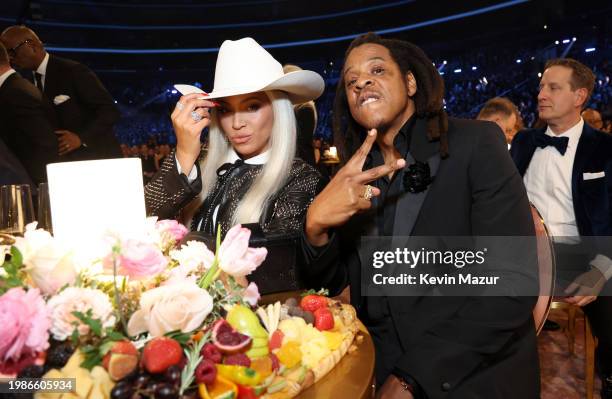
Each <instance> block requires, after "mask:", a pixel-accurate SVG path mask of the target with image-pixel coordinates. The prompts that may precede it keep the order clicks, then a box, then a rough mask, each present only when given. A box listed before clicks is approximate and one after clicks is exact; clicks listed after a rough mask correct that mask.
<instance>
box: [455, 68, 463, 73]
mask: <svg viewBox="0 0 612 399" xmlns="http://www.w3.org/2000/svg"><path fill="white" fill-rule="evenodd" d="M453 72H455V73H461V68H457V69H455V70H454V71H453Z"/></svg>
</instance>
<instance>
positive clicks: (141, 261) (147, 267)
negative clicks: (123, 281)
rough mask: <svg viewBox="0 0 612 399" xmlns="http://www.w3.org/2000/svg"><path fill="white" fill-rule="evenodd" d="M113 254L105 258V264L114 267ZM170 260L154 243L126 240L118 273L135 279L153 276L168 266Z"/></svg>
mask: <svg viewBox="0 0 612 399" xmlns="http://www.w3.org/2000/svg"><path fill="white" fill-rule="evenodd" d="M112 256H113V255H112V254H110V255H109V256H107V257H106V259H105V260H104V266H105V267H106V268H108V269H112V267H113V258H112ZM167 264H168V260H167V259H166V257H165V256H164V254H163V253H162V252H161V250H160V249H159V248H158V247H157V246H156V245H154V244H151V243H147V242H142V241H138V240H126V241H123V242H122V243H121V254H120V255H119V256H118V273H119V274H122V275H126V276H130V277H131V278H135V279H144V278H149V277H153V276H155V275H157V274H159V273H161V272H162V271H164V269H165V268H166V265H167Z"/></svg>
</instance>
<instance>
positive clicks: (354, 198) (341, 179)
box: [306, 129, 406, 246]
mask: <svg viewBox="0 0 612 399" xmlns="http://www.w3.org/2000/svg"><path fill="white" fill-rule="evenodd" d="M375 141H376V129H372V130H370V131H369V132H368V136H367V137H366V139H365V140H364V142H363V144H362V145H361V147H360V148H359V150H357V152H355V154H354V155H353V156H352V157H351V159H350V160H349V161H348V162H347V163H346V165H344V167H342V169H340V170H339V171H338V173H337V174H336V175H335V176H334V178H333V179H332V180H331V181H330V182H329V184H328V185H327V186H326V187H325V189H323V191H321V193H319V195H317V196H316V197H315V199H314V201H313V202H312V204H311V205H310V207H309V208H308V212H307V215H306V238H307V239H308V241H309V242H310V243H311V244H312V245H315V246H322V245H325V244H326V243H327V241H328V240H329V237H328V234H327V232H328V230H329V229H330V228H332V227H337V226H341V225H343V224H344V223H346V222H347V221H348V220H349V219H350V218H351V217H352V216H353V215H354V214H356V213H357V212H362V211H364V210H367V209H369V208H370V207H371V206H372V203H371V202H370V199H369V198H368V195H366V192H367V191H370V190H371V192H370V194H371V196H377V195H380V190H379V189H377V188H375V187H371V188H370V189H368V186H367V184H368V183H369V182H372V181H374V180H376V179H378V178H380V177H382V176H385V175H388V174H390V173H392V172H394V171H396V170H397V169H401V168H403V167H404V166H405V165H406V161H404V160H403V159H396V160H394V161H393V162H391V163H389V164H386V165H381V166H377V167H375V168H372V169H368V170H365V171H364V170H363V165H364V163H365V160H366V157H367V155H368V153H369V152H370V149H371V148H372V144H374V142H375Z"/></svg>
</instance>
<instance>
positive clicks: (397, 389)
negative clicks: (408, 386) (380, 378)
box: [376, 374, 414, 399]
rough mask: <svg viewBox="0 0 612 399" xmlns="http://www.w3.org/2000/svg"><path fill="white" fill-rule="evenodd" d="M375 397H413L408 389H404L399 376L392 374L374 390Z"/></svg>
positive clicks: (411, 398) (395, 398)
mask: <svg viewBox="0 0 612 399" xmlns="http://www.w3.org/2000/svg"><path fill="white" fill-rule="evenodd" d="M376 399H414V396H412V393H410V391H406V390H404V387H403V386H402V384H401V382H400V380H399V378H397V377H396V376H394V375H393V374H392V375H390V376H389V378H387V380H386V381H385V383H384V384H383V385H382V387H380V388H379V389H377V390H376Z"/></svg>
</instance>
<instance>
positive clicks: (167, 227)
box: [0, 218, 358, 399]
mask: <svg viewBox="0 0 612 399" xmlns="http://www.w3.org/2000/svg"><path fill="white" fill-rule="evenodd" d="M186 234H187V229H186V228H185V227H184V226H182V225H180V224H179V223H177V222H176V221H168V220H162V221H157V220H156V219H155V218H152V219H148V221H147V228H146V230H145V231H144V233H142V234H141V236H139V237H121V236H118V235H113V234H109V235H108V236H107V237H104V238H103V239H101V240H99V242H91V243H90V245H88V246H87V248H85V249H83V248H70V247H69V246H66V245H65V244H64V243H62V242H60V241H59V240H57V239H56V238H54V237H53V236H52V235H51V234H49V233H48V232H46V231H44V230H41V229H37V228H36V224H35V223H33V224H30V225H28V226H27V228H26V232H25V234H24V236H23V237H17V238H16V239H15V242H14V243H13V244H12V245H5V246H1V245H0V253H2V254H3V257H4V256H6V260H5V261H4V263H3V264H2V266H1V267H0V326H2V328H0V377H20V378H26V377H30V378H40V377H44V378H74V379H75V381H76V387H75V389H74V391H73V392H71V393H67V394H62V395H61V396H60V395H58V394H50V393H49V394H48V393H44V392H38V393H36V394H35V399H51V398H60V399H68V398H70V399H76V398H81V399H139V398H149V399H196V398H201V399H255V398H260V399H286V398H292V397H295V396H296V395H298V394H299V392H301V391H302V390H303V389H305V388H307V387H308V386H310V385H312V384H314V383H315V382H316V381H318V380H319V379H320V378H322V377H323V376H324V375H325V374H326V373H327V372H328V371H329V370H331V369H332V368H333V367H334V366H335V364H336V363H337V362H338V361H340V359H341V358H342V357H343V356H344V355H345V354H346V353H348V352H349V348H350V347H351V345H352V342H353V339H354V338H355V336H356V333H357V330H358V326H357V321H356V313H355V310H354V309H353V308H352V307H351V306H350V305H344V304H341V303H339V302H338V301H335V300H333V299H330V298H327V294H326V293H324V292H322V291H321V292H309V293H306V294H305V295H304V296H303V297H302V298H301V299H300V300H298V299H296V298H288V299H287V300H286V301H285V303H283V304H281V303H280V302H276V303H274V304H269V305H267V306H265V307H256V306H257V302H258V300H259V298H260V295H259V291H258V288H257V285H255V284H254V283H250V284H247V279H246V277H247V276H248V275H249V274H251V273H252V272H253V271H254V270H256V269H257V267H259V266H260V265H261V264H262V262H263V261H264V260H265V258H266V256H267V250H266V249H265V248H251V247H249V238H250V234H251V233H250V230H248V229H246V228H243V227H242V226H240V225H237V226H234V227H233V228H231V229H230V230H229V231H228V232H227V233H226V234H225V238H224V239H223V241H222V240H221V233H220V232H218V233H217V239H216V245H215V251H214V252H213V251H211V250H210V249H209V248H208V247H207V246H206V245H205V244H203V243H201V242H197V241H188V242H186V243H182V240H183V238H184V237H185V236H186ZM5 254H6V255H5Z"/></svg>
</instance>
